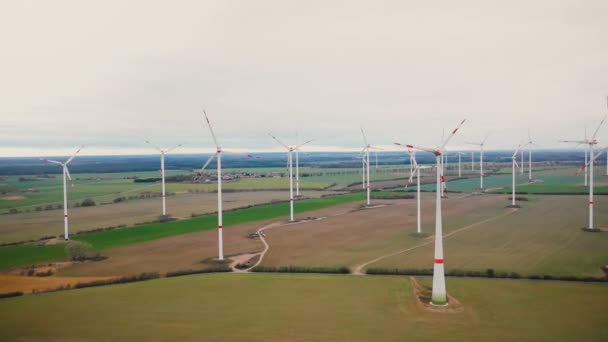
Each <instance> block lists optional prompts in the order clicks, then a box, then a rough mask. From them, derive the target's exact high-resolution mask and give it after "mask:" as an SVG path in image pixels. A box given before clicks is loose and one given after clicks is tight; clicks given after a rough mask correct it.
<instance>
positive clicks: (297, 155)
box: [294, 132, 314, 197]
mask: <svg viewBox="0 0 608 342" xmlns="http://www.w3.org/2000/svg"><path fill="white" fill-rule="evenodd" d="M297 137H298V133H297V132H296V144H297V142H298V141H297V140H298V138H297ZM312 141H314V140H309V141H307V142H306V143H304V144H308V143H309V142H312ZM304 144H302V145H304ZM302 145H297V146H296V147H295V148H294V151H295V152H296V197H300V146H302Z"/></svg>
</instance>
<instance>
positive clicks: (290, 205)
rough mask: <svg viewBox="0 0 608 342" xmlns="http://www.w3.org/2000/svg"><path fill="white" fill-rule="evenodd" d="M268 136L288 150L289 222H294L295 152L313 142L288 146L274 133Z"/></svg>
mask: <svg viewBox="0 0 608 342" xmlns="http://www.w3.org/2000/svg"><path fill="white" fill-rule="evenodd" d="M268 135H269V136H270V137H271V138H272V139H274V140H275V141H276V142H278V143H279V144H281V145H283V147H285V148H286V149H287V163H288V164H289V222H294V221H295V219H294V217H293V157H292V154H293V151H297V149H298V148H300V147H302V146H304V145H306V144H308V143H309V142H311V141H312V140H308V141H306V142H305V143H302V144H299V145H296V146H288V145H286V144H284V143H283V142H281V140H279V139H277V137H275V136H274V135H272V133H268Z"/></svg>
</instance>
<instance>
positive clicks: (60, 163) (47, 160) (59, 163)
mask: <svg viewBox="0 0 608 342" xmlns="http://www.w3.org/2000/svg"><path fill="white" fill-rule="evenodd" d="M40 160H42V161H43V162H45V163H52V164H57V165H63V163H62V162H58V161H56V160H50V159H44V158H40Z"/></svg>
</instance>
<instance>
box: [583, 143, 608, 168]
mask: <svg viewBox="0 0 608 342" xmlns="http://www.w3.org/2000/svg"><path fill="white" fill-rule="evenodd" d="M606 151H608V146H607V147H604V148H601V149H599V150H598V151H597V153H596V154H594V155H593V156H591V158H589V161H588V162H587V164H585V165H584V166H583V167H582V168H581V170H585V169H586V168H587V167H588V166H589V165H591V163H593V162H595V160H596V159H597V158H598V157H599V156H600V155H602V154H604V152H606Z"/></svg>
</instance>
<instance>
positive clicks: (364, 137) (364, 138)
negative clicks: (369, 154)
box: [361, 127, 369, 146]
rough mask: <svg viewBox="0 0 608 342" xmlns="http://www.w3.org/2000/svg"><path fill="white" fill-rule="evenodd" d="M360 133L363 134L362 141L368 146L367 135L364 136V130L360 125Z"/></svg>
mask: <svg viewBox="0 0 608 342" xmlns="http://www.w3.org/2000/svg"><path fill="white" fill-rule="evenodd" d="M361 134H362V135H363V142H364V143H365V146H369V143H368V142H367V137H366V136H365V131H364V130H363V127H361Z"/></svg>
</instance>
